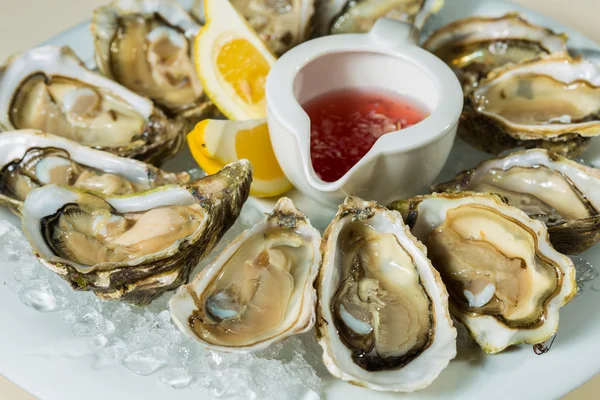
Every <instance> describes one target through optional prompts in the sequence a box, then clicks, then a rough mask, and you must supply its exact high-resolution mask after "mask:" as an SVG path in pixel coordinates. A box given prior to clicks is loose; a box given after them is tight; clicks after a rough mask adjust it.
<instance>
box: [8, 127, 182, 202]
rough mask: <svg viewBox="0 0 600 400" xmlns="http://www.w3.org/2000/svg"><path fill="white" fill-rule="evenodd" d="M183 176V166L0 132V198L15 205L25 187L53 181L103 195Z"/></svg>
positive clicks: (24, 193)
mask: <svg viewBox="0 0 600 400" xmlns="http://www.w3.org/2000/svg"><path fill="white" fill-rule="evenodd" d="M189 179H190V177H189V175H188V174H187V173H186V172H182V173H179V174H169V173H166V172H163V171H161V170H159V169H158V168H156V167H154V166H152V165H149V164H146V163H143V162H141V161H137V160H132V159H130V158H123V157H118V156H115V155H114V154H111V153H107V152H104V151H100V150H94V149H90V148H89V147H86V146H82V145H80V144H78V143H76V142H73V141H71V140H68V139H65V138H62V137H59V136H54V135H50V134H48V133H44V132H40V131H35V130H20V131H13V132H6V133H3V134H2V135H0V204H6V205H8V206H9V207H11V208H12V209H13V210H15V211H18V210H19V209H20V208H21V206H22V205H23V201H24V200H25V198H26V197H27V195H28V194H29V192H30V191H31V190H33V189H36V188H38V187H41V186H44V185H48V184H53V183H55V184H60V185H67V186H73V187H76V188H79V189H82V190H90V191H95V192H99V193H102V194H105V195H124V194H131V193H136V192H141V191H144V190H148V189H151V188H154V187H157V186H162V185H167V184H176V183H187V182H188V181H189Z"/></svg>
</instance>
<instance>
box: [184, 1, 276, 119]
mask: <svg viewBox="0 0 600 400" xmlns="http://www.w3.org/2000/svg"><path fill="white" fill-rule="evenodd" d="M204 12H205V16H206V24H205V25H204V27H203V28H202V29H201V30H200V32H198V35H197V36H196V40H195V42H194V59H195V66H196V71H197V73H198V76H199V77H200V81H201V82H202V86H203V87H204V90H205V91H206V94H207V95H208V97H210V99H211V100H212V102H213V103H214V104H215V105H216V106H217V107H218V108H219V110H220V111H221V113H223V115H225V116H226V117H227V118H229V119H232V120H245V119H257V118H264V117H265V115H266V104H265V83H266V80H267V74H268V73H269V70H270V69H271V66H272V65H273V63H275V60H276V58H275V56H274V55H273V54H272V53H271V52H270V51H269V49H268V48H267V47H266V46H265V44H264V43H263V42H262V41H261V40H260V38H259V37H258V35H257V33H256V32H255V31H254V30H253V29H252V28H251V27H250V25H249V24H248V22H246V20H245V19H244V17H243V16H242V15H241V14H239V13H238V12H237V11H236V9H235V8H234V7H233V6H232V5H231V3H229V1H228V0H205V1H204Z"/></svg>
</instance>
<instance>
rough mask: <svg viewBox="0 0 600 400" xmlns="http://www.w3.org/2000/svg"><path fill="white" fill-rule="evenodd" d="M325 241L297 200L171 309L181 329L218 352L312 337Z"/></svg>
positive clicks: (285, 203)
mask: <svg viewBox="0 0 600 400" xmlns="http://www.w3.org/2000/svg"><path fill="white" fill-rule="evenodd" d="M320 243H321V235H320V234H319V232H318V231H317V230H316V229H315V228H313V227H312V226H311V225H310V222H309V220H308V218H307V217H306V216H305V215H304V214H302V213H301V212H300V211H299V210H298V209H297V208H296V207H295V206H294V204H293V203H292V201H291V200H290V199H287V198H282V199H280V200H279V201H278V202H277V205H276V206H275V208H274V209H273V212H272V213H271V214H270V215H268V216H267V217H266V218H265V219H264V220H263V221H261V222H259V223H257V224H256V225H255V226H254V227H252V228H251V229H249V230H247V231H245V232H244V233H242V234H241V235H240V236H238V237H237V238H236V239H235V240H234V241H233V242H231V243H230V244H229V245H228V246H227V247H226V248H225V250H223V251H222V252H221V254H219V255H218V256H217V257H216V258H215V259H214V260H213V261H212V262H211V263H210V264H209V265H208V266H207V267H206V268H205V269H204V270H203V271H202V272H200V273H199V274H198V275H197V276H196V277H195V278H194V279H193V280H192V282H191V283H189V284H187V285H185V286H183V287H181V288H180V289H179V290H178V291H177V292H176V293H175V295H174V296H173V298H172V299H171V300H170V302H169V307H170V310H171V316H172V318H173V321H174V322H175V325H177V326H178V327H179V329H181V331H182V332H184V333H185V334H187V335H188V336H190V337H192V338H194V339H196V340H198V341H199V342H200V344H201V345H202V346H204V347H207V348H209V349H213V350H219V351H226V352H236V353H244V352H251V351H257V350H261V349H264V348H266V347H267V346H269V345H271V344H273V343H275V342H278V341H281V340H283V339H285V338H286V337H289V336H291V335H295V334H298V333H302V332H307V331H308V330H310V329H312V327H313V326H314V323H315V303H316V298H317V296H316V293H315V289H314V287H313V283H314V281H315V279H316V277H317V274H318V271H319V266H320V264H321V254H320V252H319V245H320Z"/></svg>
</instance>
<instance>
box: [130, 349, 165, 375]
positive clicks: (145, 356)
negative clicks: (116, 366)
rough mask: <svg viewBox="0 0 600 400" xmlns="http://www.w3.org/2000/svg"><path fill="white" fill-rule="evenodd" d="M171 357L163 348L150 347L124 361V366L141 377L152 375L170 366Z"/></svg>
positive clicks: (132, 354)
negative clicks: (169, 358) (169, 359)
mask: <svg viewBox="0 0 600 400" xmlns="http://www.w3.org/2000/svg"><path fill="white" fill-rule="evenodd" d="M168 357H169V355H168V354H167V351H166V350H165V349H164V348H162V347H150V348H148V349H143V350H139V351H136V352H135V353H131V354H129V355H128V356H126V357H125V358H124V359H123V365H125V368H127V369H128V370H130V371H133V372H135V373H136V374H139V375H144V376H146V375H150V374H152V373H153V372H155V371H157V370H159V369H160V368H162V367H164V366H165V365H167V364H168V361H167V359H168Z"/></svg>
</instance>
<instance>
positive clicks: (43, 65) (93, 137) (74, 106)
mask: <svg viewBox="0 0 600 400" xmlns="http://www.w3.org/2000/svg"><path fill="white" fill-rule="evenodd" d="M0 129H1V130H4V131H12V130H17V129H38V130H41V131H44V132H48V133H51V134H54V135H58V136H62V137H66V138H68V139H71V140H74V141H76V142H78V143H81V144H83V145H86V146H89V147H93V148H97V149H100V150H105V151H108V152H111V153H114V154H117V155H119V156H123V157H132V158H137V159H140V160H143V161H146V162H151V163H160V162H162V161H164V160H166V159H168V158H169V157H172V156H173V155H175V154H176V153H177V151H178V150H179V148H180V147H181V145H182V143H183V134H184V133H185V132H184V131H183V130H182V129H183V124H182V123H181V121H172V120H168V119H167V118H166V116H165V114H164V113H163V112H162V111H160V110H159V109H157V108H155V107H154V105H153V103H152V102H151V101H150V100H148V99H146V98H144V97H141V96H138V95H137V94H135V93H133V92H131V91H129V90H127V89H126V88H124V87H123V86H121V85H119V84H117V83H115V82H113V81H112V80H110V79H107V78H105V77H103V76H101V75H99V74H97V73H95V72H92V71H90V70H89V69H87V68H86V67H85V65H84V64H83V62H82V61H81V60H80V59H79V58H78V57H77V56H76V55H75V53H74V52H73V51H72V50H71V49H70V48H68V47H57V46H44V47H38V48H36V49H33V50H29V51H26V52H25V53H22V54H18V55H15V56H13V57H11V58H9V60H8V62H7V64H6V65H4V66H3V67H2V68H1V69H0ZM0 135H1V133H0Z"/></svg>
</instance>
